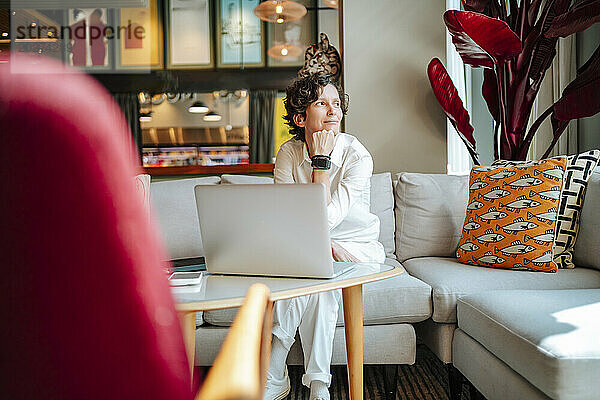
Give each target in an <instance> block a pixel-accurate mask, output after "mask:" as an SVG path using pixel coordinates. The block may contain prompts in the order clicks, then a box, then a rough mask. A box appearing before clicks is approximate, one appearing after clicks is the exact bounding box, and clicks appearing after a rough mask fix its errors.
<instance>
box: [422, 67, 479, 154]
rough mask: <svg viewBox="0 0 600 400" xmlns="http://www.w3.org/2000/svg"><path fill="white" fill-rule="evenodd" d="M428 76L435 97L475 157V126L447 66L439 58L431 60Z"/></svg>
mask: <svg viewBox="0 0 600 400" xmlns="http://www.w3.org/2000/svg"><path fill="white" fill-rule="evenodd" d="M427 76H428V77H429V82H430V83H431V87H432V88H433V93H434V94H435V97H436V98H437V100H438V102H439V103H440V105H441V106H442V109H443V110H444V112H445V113H446V115H447V116H448V119H449V120H450V122H451V123H452V125H454V127H455V128H456V130H457V132H458V135H459V136H460V138H461V139H462V141H463V142H464V143H465V145H466V146H467V149H468V150H469V153H471V156H472V157H473V156H474V155H476V153H475V138H474V137H473V127H472V126H471V124H470V123H469V113H468V112H467V110H465V108H464V107H463V102H462V100H461V98H460V96H459V95H458V90H456V87H455V86H454V83H452V79H451V78H450V75H448V72H447V71H446V68H444V65H443V64H442V62H441V61H440V60H439V59H438V58H434V59H433V60H431V61H430V62H429V65H428V66H427Z"/></svg>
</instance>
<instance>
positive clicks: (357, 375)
mask: <svg viewBox="0 0 600 400" xmlns="http://www.w3.org/2000/svg"><path fill="white" fill-rule="evenodd" d="M352 266H353V268H352V269H351V270H350V271H348V272H346V273H344V274H342V275H340V276H337V277H335V278H332V279H301V278H277V277H260V276H239V275H216V274H210V273H206V272H205V273H204V277H203V281H202V285H201V287H200V290H198V291H197V292H195V293H190V290H191V288H173V293H174V296H175V300H176V302H177V306H176V307H177V310H178V312H179V313H180V314H181V316H182V320H183V334H184V339H185V343H186V349H187V354H188V359H189V362H190V368H191V369H193V367H194V350H195V343H196V339H195V338H196V335H195V332H196V313H197V312H199V311H208V310H218V309H223V308H232V307H239V306H241V305H242V303H243V301H244V296H245V295H246V292H247V291H248V288H249V287H250V286H251V285H252V284H254V283H262V284H265V285H267V286H268V287H269V289H270V290H271V300H273V301H277V300H283V299H289V298H292V297H298V296H304V295H308V294H313V293H319V292H325V291H328V290H335V289H342V298H343V307H344V331H345V334H346V356H347V359H348V382H349V388H350V399H352V400H359V399H362V398H363V345H362V344H363V340H362V326H363V309H362V285H363V284H365V283H369V282H373V281H378V280H381V279H386V278H391V277H393V276H396V275H399V274H401V273H403V272H404V269H403V268H402V267H393V266H390V265H385V264H373V263H352ZM192 290H193V289H192Z"/></svg>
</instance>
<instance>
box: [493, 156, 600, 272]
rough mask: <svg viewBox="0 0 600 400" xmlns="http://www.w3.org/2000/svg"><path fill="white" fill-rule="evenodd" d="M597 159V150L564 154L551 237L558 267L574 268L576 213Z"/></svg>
mask: <svg viewBox="0 0 600 400" xmlns="http://www.w3.org/2000/svg"><path fill="white" fill-rule="evenodd" d="M598 160H600V150H590V151H587V152H585V153H581V154H576V155H572V156H568V157H567V167H566V168H565V173H564V179H563V187H562V192H561V195H560V205H559V210H558V217H557V221H556V235H555V238H554V262H555V263H556V265H558V267H559V268H575V264H573V247H575V240H577V233H578V232H579V217H580V215H581V209H582V208H583V199H584V198H585V190H586V188H587V185H588V182H589V180H590V177H591V176H592V172H593V171H594V168H596V166H597V165H598ZM538 162H539V161H508V160H496V161H494V162H493V163H492V165H493V166H497V167H514V166H523V167H525V166H531V165H536V164H535V163H538ZM540 173H541V171H540Z"/></svg>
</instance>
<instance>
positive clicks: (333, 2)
mask: <svg viewBox="0 0 600 400" xmlns="http://www.w3.org/2000/svg"><path fill="white" fill-rule="evenodd" d="M323 3H325V5H326V6H327V7H331V8H336V9H337V8H338V7H339V6H340V3H339V1H338V0H323Z"/></svg>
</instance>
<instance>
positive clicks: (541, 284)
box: [402, 257, 600, 323]
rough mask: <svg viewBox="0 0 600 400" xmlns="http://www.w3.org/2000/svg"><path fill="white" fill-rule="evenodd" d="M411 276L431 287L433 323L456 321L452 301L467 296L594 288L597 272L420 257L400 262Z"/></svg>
mask: <svg viewBox="0 0 600 400" xmlns="http://www.w3.org/2000/svg"><path fill="white" fill-rule="evenodd" d="M402 265H403V266H404V268H405V269H406V270H407V271H408V273H409V274H411V275H412V276H414V277H416V278H419V279H420V280H422V281H423V282H425V283H427V284H429V285H430V286H431V288H432V291H433V292H432V293H433V294H432V298H433V314H432V318H433V320H434V321H435V322H441V323H453V322H456V301H457V299H458V298H459V297H462V296H464V295H467V294H472V293H478V292H487V291H489V290H496V289H502V290H508V289H578V288H581V289H583V288H586V289H590V288H593V289H596V288H600V271H596V270H594V269H591V268H575V269H559V270H558V272H557V273H555V274H540V273H538V272H529V271H513V270H504V269H492V268H481V267H478V266H474V265H466V264H461V263H459V262H458V261H456V259H455V258H442V257H422V258H414V259H411V260H408V261H405V262H403V263H402Z"/></svg>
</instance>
